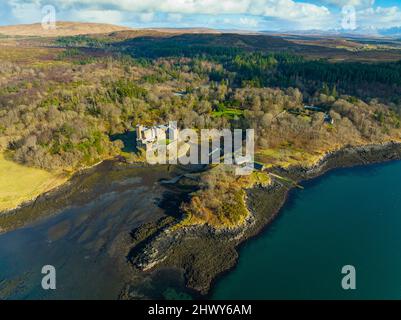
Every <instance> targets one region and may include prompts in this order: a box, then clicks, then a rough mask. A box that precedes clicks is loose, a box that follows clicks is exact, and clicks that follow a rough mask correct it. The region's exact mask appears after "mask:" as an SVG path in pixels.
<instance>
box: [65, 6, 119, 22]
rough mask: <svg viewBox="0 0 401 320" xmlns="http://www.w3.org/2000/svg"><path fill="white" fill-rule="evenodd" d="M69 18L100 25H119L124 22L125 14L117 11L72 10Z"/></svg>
mask: <svg viewBox="0 0 401 320" xmlns="http://www.w3.org/2000/svg"><path fill="white" fill-rule="evenodd" d="M68 17H69V19H70V20H73V21H77V20H78V21H87V22H98V23H110V24H119V23H121V22H122V21H123V14H122V13H121V11H117V10H99V9H97V10H96V9H95V10H93V9H89V10H71V11H69V12H68Z"/></svg>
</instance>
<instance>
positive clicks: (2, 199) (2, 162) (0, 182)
mask: <svg viewBox="0 0 401 320" xmlns="http://www.w3.org/2000/svg"><path fill="white" fill-rule="evenodd" d="M66 180H67V176H66V175H62V174H55V173H51V172H48V171H45V170H41V169H35V168H29V167H25V166H22V165H20V164H17V163H15V162H13V161H10V160H7V159H6V158H5V157H4V154H3V153H0V211H3V210H6V209H11V208H14V207H16V206H18V205H19V204H21V203H23V202H24V201H28V200H31V199H34V198H36V197H37V196H38V195H40V194H41V193H44V192H46V191H49V190H51V189H53V188H55V187H57V186H59V185H61V184H62V183H64V182H65V181H66Z"/></svg>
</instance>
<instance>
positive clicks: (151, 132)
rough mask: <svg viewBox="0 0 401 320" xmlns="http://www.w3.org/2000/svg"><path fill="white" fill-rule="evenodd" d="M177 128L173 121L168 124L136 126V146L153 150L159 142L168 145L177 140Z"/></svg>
mask: <svg viewBox="0 0 401 320" xmlns="http://www.w3.org/2000/svg"><path fill="white" fill-rule="evenodd" d="M178 134H179V132H178V128H177V124H176V123H175V122H170V123H169V125H160V126H153V127H145V126H142V125H137V126H136V142H137V146H138V147H142V148H145V149H146V150H153V149H154V148H155V147H157V145H158V144H159V143H165V144H166V145H169V144H171V143H173V142H176V141H178Z"/></svg>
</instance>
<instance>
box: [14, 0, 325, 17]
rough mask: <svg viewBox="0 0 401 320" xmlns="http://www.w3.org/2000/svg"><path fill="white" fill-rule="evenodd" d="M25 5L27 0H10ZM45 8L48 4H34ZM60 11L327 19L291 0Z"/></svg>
mask: <svg viewBox="0 0 401 320" xmlns="http://www.w3.org/2000/svg"><path fill="white" fill-rule="evenodd" d="M12 1H13V2H15V3H25V2H26V0H12ZM31 2H32V3H35V4H41V5H45V4H47V3H46V2H47V0H33V1H31ZM53 3H54V4H55V5H57V7H58V8H59V9H61V10H67V9H68V8H73V7H74V6H76V5H80V6H82V5H85V6H87V7H88V8H90V9H91V8H102V7H110V6H114V7H115V8H117V9H119V10H122V11H127V12H135V13H143V12H145V13H146V12H162V13H178V14H209V15H219V14H251V15H260V16H269V17H277V18H285V17H288V14H289V15H290V16H291V17H306V16H308V15H309V16H317V15H327V13H328V9H327V8H326V7H324V6H317V5H315V4H310V3H299V2H295V1H293V0H162V1H161V0H68V1H67V0H53Z"/></svg>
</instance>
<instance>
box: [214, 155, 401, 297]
mask: <svg viewBox="0 0 401 320" xmlns="http://www.w3.org/2000/svg"><path fill="white" fill-rule="evenodd" d="M303 185H304V186H305V189H304V190H299V189H298V190H294V191H293V192H291V193H290V196H289V199H288V201H287V203H286V205H285V206H284V207H283V208H282V210H281V212H280V214H279V216H278V217H277V219H276V220H275V221H274V222H273V223H272V224H271V225H270V226H269V227H268V228H267V229H266V230H265V231H264V232H263V233H262V234H260V235H259V236H258V237H257V238H254V239H252V240H250V241H249V242H247V243H246V244H245V245H243V246H242V247H241V248H240V249H239V263H238V265H237V266H236V267H235V268H234V269H233V270H231V271H230V272H229V273H227V274H226V275H225V276H223V277H221V278H220V279H219V280H218V281H217V283H216V285H215V287H214V290H213V291H212V298H214V299H401V162H392V163H387V164H380V165H371V166H364V167H355V168H350V169H338V170H335V171H332V172H331V173H328V174H326V175H324V176H323V177H321V178H318V179H316V180H313V181H309V182H306V183H304V184H303ZM345 265H352V266H354V267H355V269H356V290H344V289H342V286H341V279H342V277H343V276H344V275H342V274H341V269H342V267H343V266H345Z"/></svg>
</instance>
